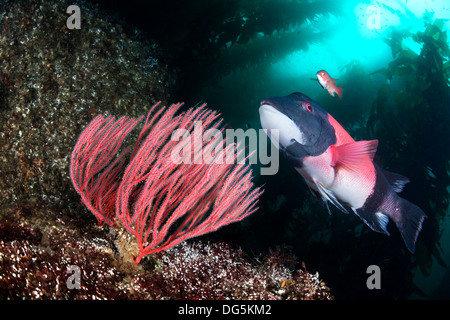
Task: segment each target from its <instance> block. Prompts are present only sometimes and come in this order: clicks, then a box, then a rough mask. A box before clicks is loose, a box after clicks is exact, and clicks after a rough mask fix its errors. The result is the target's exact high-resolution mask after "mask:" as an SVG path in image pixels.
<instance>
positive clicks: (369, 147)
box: [330, 140, 378, 172]
mask: <svg viewBox="0 0 450 320" xmlns="http://www.w3.org/2000/svg"><path fill="white" fill-rule="evenodd" d="M377 147H378V140H362V141H355V142H350V143H346V144H342V145H340V146H336V145H332V146H331V147H330V148H331V152H332V160H331V165H332V166H333V167H336V166H338V165H340V166H343V167H345V168H346V169H348V170H352V171H357V172H358V171H360V170H364V164H365V161H364V160H365V159H367V157H368V158H369V159H370V161H372V160H373V157H374V156H375V153H376V152H377Z"/></svg>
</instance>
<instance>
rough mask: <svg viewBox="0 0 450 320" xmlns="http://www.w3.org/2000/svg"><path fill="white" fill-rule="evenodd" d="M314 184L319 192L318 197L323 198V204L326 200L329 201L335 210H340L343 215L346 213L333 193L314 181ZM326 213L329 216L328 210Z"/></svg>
mask: <svg viewBox="0 0 450 320" xmlns="http://www.w3.org/2000/svg"><path fill="white" fill-rule="evenodd" d="M314 183H315V184H316V187H317V189H318V190H319V192H320V195H321V196H322V198H323V201H324V202H325V201H326V200H328V201H330V202H331V203H332V204H334V205H335V206H336V208H338V209H339V210H341V211H342V212H344V213H348V211H347V209H345V208H344V206H343V205H342V204H341V203H340V202H339V200H338V199H336V197H335V195H334V194H333V192H332V191H331V190H328V189H327V188H325V187H324V186H322V185H321V184H320V182H317V181H316V180H314ZM327 208H328V204H327ZM328 213H330V214H331V212H330V208H328Z"/></svg>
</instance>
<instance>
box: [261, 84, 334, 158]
mask: <svg viewBox="0 0 450 320" xmlns="http://www.w3.org/2000/svg"><path fill="white" fill-rule="evenodd" d="M259 114H260V120H261V125H262V127H263V128H264V129H267V131H268V135H269V137H270V138H271V140H272V141H273V142H274V144H275V145H277V144H279V146H280V149H286V150H289V149H290V148H289V147H291V149H292V147H293V146H295V147H296V149H299V148H301V149H302V150H303V152H301V154H302V155H303V156H305V155H318V154H322V153H323V152H324V151H325V150H326V149H327V148H328V147H329V146H330V145H331V144H334V143H336V136H335V131H334V128H333V127H332V125H331V124H330V122H329V120H328V119H329V118H328V116H329V115H328V112H326V111H325V110H324V109H322V107H320V106H319V105H318V104H317V103H316V102H315V101H314V100H312V99H311V98H309V97H308V96H306V95H304V94H302V93H298V92H296V93H292V94H290V95H288V96H284V97H270V98H267V99H265V100H263V101H261V106H260V108H259ZM274 129H278V139H276V138H275V137H274V135H273V133H272V131H273V130H274ZM274 140H277V141H274ZM299 156H300V154H299Z"/></svg>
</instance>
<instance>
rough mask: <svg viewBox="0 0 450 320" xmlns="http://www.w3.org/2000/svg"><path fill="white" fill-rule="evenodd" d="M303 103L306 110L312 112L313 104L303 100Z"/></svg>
mask: <svg viewBox="0 0 450 320" xmlns="http://www.w3.org/2000/svg"><path fill="white" fill-rule="evenodd" d="M302 105H303V108H305V109H306V111H308V112H312V106H311V104H310V103H308V102H302Z"/></svg>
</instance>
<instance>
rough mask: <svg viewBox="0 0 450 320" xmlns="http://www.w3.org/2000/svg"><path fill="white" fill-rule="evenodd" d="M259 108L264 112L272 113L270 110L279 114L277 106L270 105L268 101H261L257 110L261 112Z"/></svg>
mask: <svg viewBox="0 0 450 320" xmlns="http://www.w3.org/2000/svg"><path fill="white" fill-rule="evenodd" d="M261 108H262V109H263V110H266V111H269V112H274V111H273V110H271V109H275V110H276V111H277V112H281V111H280V109H278V108H277V106H276V105H275V104H273V103H271V102H270V101H268V100H263V101H261V104H260V107H259V110H261Z"/></svg>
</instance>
